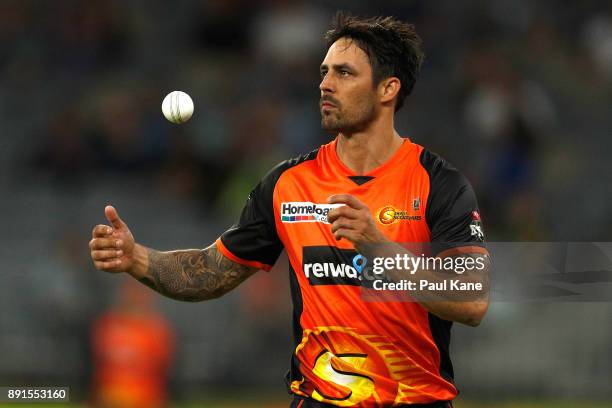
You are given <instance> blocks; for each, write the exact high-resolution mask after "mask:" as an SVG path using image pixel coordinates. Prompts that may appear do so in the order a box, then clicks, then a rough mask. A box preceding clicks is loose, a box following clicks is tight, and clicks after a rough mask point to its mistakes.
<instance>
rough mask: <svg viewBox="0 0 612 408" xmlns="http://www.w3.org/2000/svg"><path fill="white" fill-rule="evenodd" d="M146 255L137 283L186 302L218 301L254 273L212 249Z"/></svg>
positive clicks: (157, 252)
mask: <svg viewBox="0 0 612 408" xmlns="http://www.w3.org/2000/svg"><path fill="white" fill-rule="evenodd" d="M147 251H148V255H149V269H148V271H147V275H146V276H144V277H143V278H141V279H139V280H140V282H142V283H144V284H145V285H147V286H149V287H150V288H152V289H154V290H156V291H157V292H159V293H161V294H163V295H164V296H168V297H171V298H173V299H178V300H184V301H188V302H197V301H200V300H207V299H214V298H217V297H219V296H221V295H223V294H225V293H227V292H229V291H230V290H232V289H234V288H235V287H236V286H238V285H239V284H240V283H242V282H243V281H244V280H246V279H247V278H248V277H249V276H251V275H253V274H254V273H255V272H257V269H256V268H253V267H249V266H244V265H240V264H238V263H236V262H233V261H232V260H230V259H228V258H226V257H225V256H224V255H223V254H222V253H220V252H219V251H218V250H217V248H216V246H215V245H211V246H210V247H208V248H206V249H191V250H186V251H171V252H159V251H155V250H152V249H147Z"/></svg>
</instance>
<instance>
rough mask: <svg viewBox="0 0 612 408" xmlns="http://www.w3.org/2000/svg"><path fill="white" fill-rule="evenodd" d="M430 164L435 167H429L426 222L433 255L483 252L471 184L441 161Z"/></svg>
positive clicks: (482, 240) (435, 158)
mask: <svg viewBox="0 0 612 408" xmlns="http://www.w3.org/2000/svg"><path fill="white" fill-rule="evenodd" d="M430 155H432V154H431V153H430ZM432 156H433V155H432ZM430 160H432V161H434V163H433V164H432V165H431V166H430V192H429V197H428V200H427V201H428V202H427V210H426V220H427V224H428V225H429V229H430V231H431V242H432V252H433V253H435V254H439V253H441V252H443V251H445V252H446V251H447V250H449V249H454V250H455V252H468V251H469V252H474V251H476V252H481V251H483V250H484V239H485V237H484V231H483V228H482V222H481V218H480V211H479V210H478V203H477V200H476V195H475V194H474V190H473V188H472V186H471V184H470V182H469V181H468V180H467V178H466V177H465V176H464V175H463V174H461V173H460V172H459V171H458V170H457V169H455V168H454V167H452V166H451V165H450V164H448V163H447V162H446V161H444V160H443V159H441V158H440V157H438V156H435V157H433V158H431V159H430Z"/></svg>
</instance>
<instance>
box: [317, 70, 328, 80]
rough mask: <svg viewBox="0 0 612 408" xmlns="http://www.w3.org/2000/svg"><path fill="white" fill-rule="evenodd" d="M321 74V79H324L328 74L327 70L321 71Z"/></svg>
mask: <svg viewBox="0 0 612 408" xmlns="http://www.w3.org/2000/svg"><path fill="white" fill-rule="evenodd" d="M319 74H320V75H321V79H323V78H325V75H327V71H321V72H319Z"/></svg>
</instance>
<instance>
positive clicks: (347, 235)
mask: <svg viewBox="0 0 612 408" xmlns="http://www.w3.org/2000/svg"><path fill="white" fill-rule="evenodd" d="M334 238H335V239H336V241H340V240H341V239H342V238H344V239H346V240H348V241H350V242H352V243H356V242H357V241H358V238H359V236H358V233H357V232H356V231H355V230H352V229H348V228H339V229H337V230H336V231H335V232H334Z"/></svg>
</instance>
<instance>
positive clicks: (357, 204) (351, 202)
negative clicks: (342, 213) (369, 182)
mask: <svg viewBox="0 0 612 408" xmlns="http://www.w3.org/2000/svg"><path fill="white" fill-rule="evenodd" d="M327 202H328V203H329V204H346V205H348V206H349V207H351V208H354V209H356V210H363V209H367V208H368V207H367V206H366V205H365V204H364V203H362V202H361V201H359V200H358V199H357V198H356V197H355V196H352V195H350V194H334V195H331V196H329V197H328V198H327Z"/></svg>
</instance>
